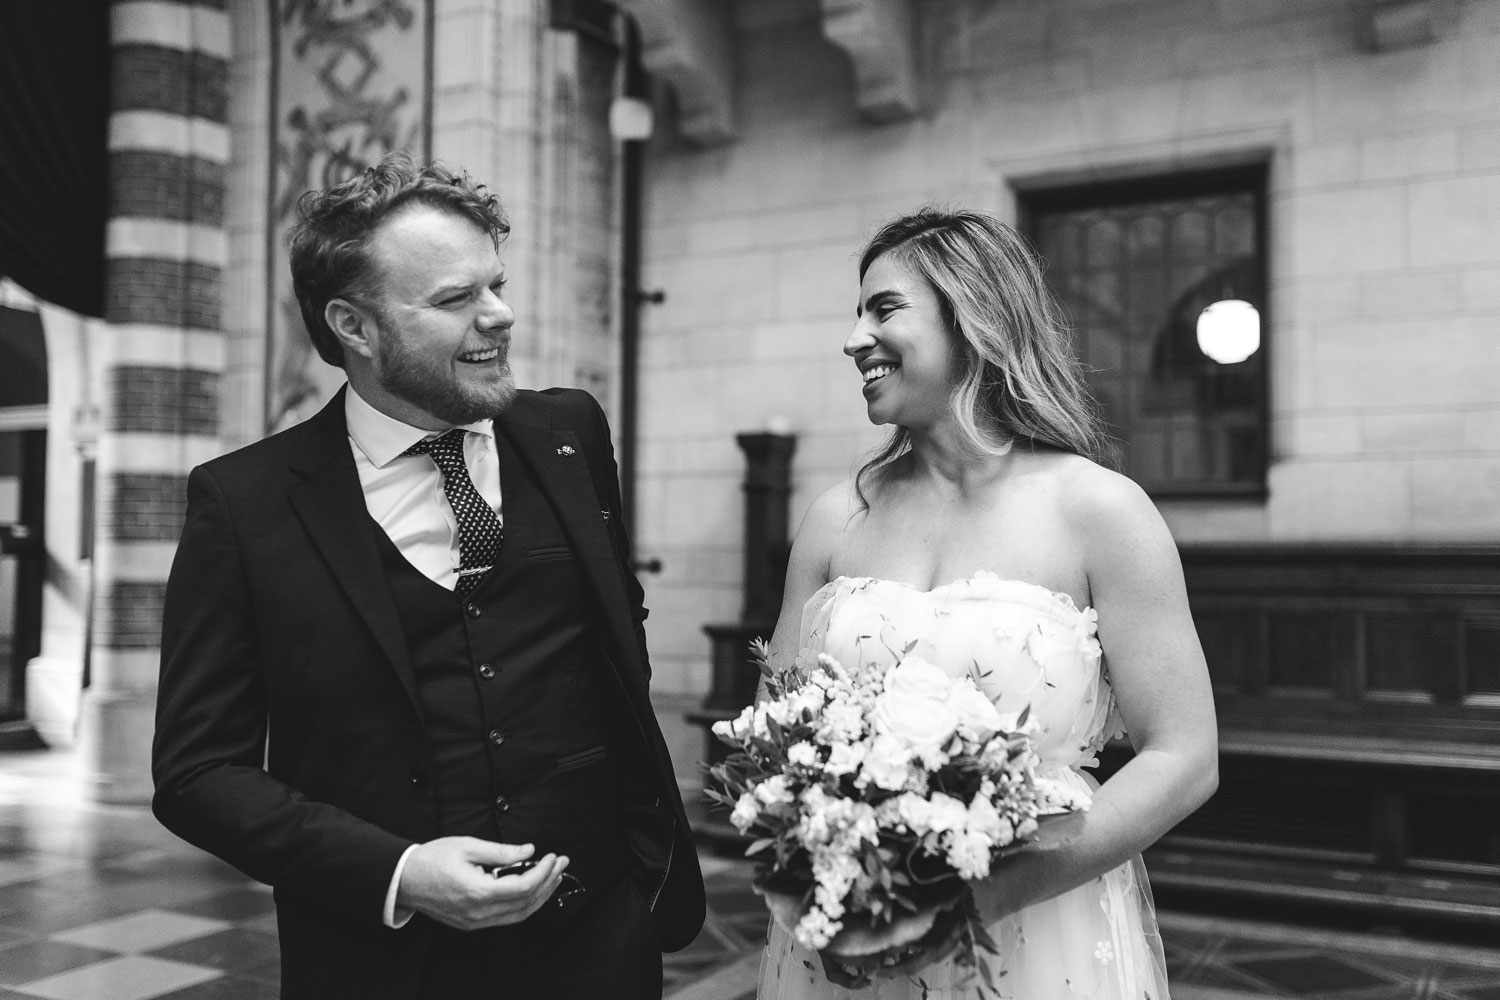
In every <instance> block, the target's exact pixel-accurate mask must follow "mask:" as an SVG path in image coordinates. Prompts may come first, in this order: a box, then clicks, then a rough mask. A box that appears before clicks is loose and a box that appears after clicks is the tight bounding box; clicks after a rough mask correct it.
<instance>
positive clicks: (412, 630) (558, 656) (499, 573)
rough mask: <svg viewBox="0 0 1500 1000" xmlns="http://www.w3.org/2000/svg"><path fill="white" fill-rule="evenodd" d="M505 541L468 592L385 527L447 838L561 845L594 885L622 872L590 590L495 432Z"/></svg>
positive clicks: (541, 849)
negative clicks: (426, 570)
mask: <svg viewBox="0 0 1500 1000" xmlns="http://www.w3.org/2000/svg"><path fill="white" fill-rule="evenodd" d="M495 447H496V451H497V455H498V458H499V462H500V481H501V489H502V494H503V496H504V498H505V508H504V527H505V535H504V543H503V544H502V545H501V548H500V552H499V555H498V557H497V558H496V560H495V562H494V568H493V569H491V570H490V572H489V573H488V574H487V575H486V576H485V578H484V580H483V581H482V582H481V583H480V584H479V585H478V586H477V587H476V588H475V589H474V590H473V591H471V592H470V593H469V595H468V596H467V597H460V596H459V595H457V594H456V593H455V592H453V591H451V590H447V589H445V588H444V587H441V586H439V585H438V584H436V583H433V582H432V581H431V580H429V579H428V578H427V577H426V576H424V575H422V573H421V572H420V571H418V570H417V569H416V568H414V567H413V566H412V565H411V564H410V563H409V562H407V561H406V559H405V558H404V557H403V556H402V555H401V553H400V550H399V549H397V548H396V545H395V544H394V543H393V542H392V541H391V540H390V538H389V537H388V536H386V534H385V532H384V531H380V530H378V529H377V531H376V535H377V538H378V540H379V543H380V551H381V560H382V563H383V565H384V567H385V573H386V577H387V580H388V581H389V583H390V587H391V592H392V594H393V596H394V597H395V601H396V607H397V609H398V614H399V616H400V619H401V627H402V631H403V632H404V633H405V636H406V643H407V649H408V651H409V653H410V655H411V663H412V668H413V671H414V673H415V675H416V681H417V695H418V701H419V703H420V705H421V709H422V713H423V718H424V720H425V724H426V731H427V745H428V751H429V760H430V764H429V776H430V783H431V788H432V792H433V796H434V800H435V807H436V810H437V816H438V829H439V831H440V832H441V833H442V834H443V835H444V836H456V835H462V836H471V837H481V838H484V839H487V840H497V841H500V842H502V843H511V844H527V843H529V844H534V845H536V854H535V855H534V857H541V856H542V855H543V854H546V853H548V852H553V853H557V854H566V855H567V856H568V858H569V859H570V864H569V868H568V870H569V871H570V872H571V873H572V874H573V875H574V876H576V877H577V878H578V879H579V881H580V882H581V883H582V884H583V885H584V886H585V887H586V888H588V889H589V890H590V891H597V890H599V889H602V888H603V887H604V886H605V885H607V884H608V883H609V882H611V881H613V879H614V878H615V877H616V876H617V875H618V874H619V873H620V872H621V871H623V866H624V857H623V837H622V835H621V828H620V793H619V789H620V780H619V773H618V770H619V761H618V759H617V758H618V752H617V750H616V749H615V748H614V747H612V746H611V743H612V742H613V741H611V740H610V739H609V735H608V734H609V729H610V727H609V725H608V719H607V716H606V712H605V696H606V695H610V694H614V692H610V691H607V690H605V688H604V685H605V684H607V683H609V682H608V681H607V680H606V678H607V677H608V667H607V666H606V665H605V664H604V661H603V654H602V651H601V647H600V639H599V636H598V634H597V626H596V625H595V622H594V619H595V617H596V616H595V615H594V613H593V610H592V608H593V598H592V592H591V591H590V589H589V587H588V583H587V581H586V579H585V576H584V572H583V567H582V566H581V564H580V563H579V561H578V560H577V559H576V558H575V554H574V552H573V550H572V547H571V545H570V544H569V541H568V538H567V535H566V534H565V533H564V531H563V528H562V525H561V523H560V522H559V520H558V518H557V515H556V513H555V512H554V511H553V509H552V507H551V505H550V503H549V502H548V500H547V498H546V496H545V495H544V494H543V493H542V492H541V491H540V490H539V489H538V488H537V487H536V485H535V482H534V480H533V479H532V477H531V475H530V472H529V470H528V469H527V468H526V465H525V462H524V461H522V460H521V459H520V458H519V456H517V455H516V453H515V451H514V449H513V448H512V447H511V445H510V443H509V442H508V441H507V440H506V439H505V436H504V435H503V434H499V433H497V434H496V435H495Z"/></svg>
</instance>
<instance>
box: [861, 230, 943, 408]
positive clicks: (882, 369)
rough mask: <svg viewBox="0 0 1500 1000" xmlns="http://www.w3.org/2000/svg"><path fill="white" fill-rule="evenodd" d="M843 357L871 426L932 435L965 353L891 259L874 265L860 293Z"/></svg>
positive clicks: (924, 286)
mask: <svg viewBox="0 0 1500 1000" xmlns="http://www.w3.org/2000/svg"><path fill="white" fill-rule="evenodd" d="M855 315H856V316H857V317H858V318H857V319H856V320H855V323H854V330H853V331H852V332H851V333H850V334H849V339H848V340H846V341H844V353H845V354H847V355H849V357H851V358H853V359H854V363H855V365H857V366H858V367H859V371H860V376H861V377H862V378H863V379H864V396H865V406H866V409H867V411H868V413H869V416H870V422H871V423H875V424H897V425H899V426H902V427H906V428H909V429H921V428H926V427H930V426H932V425H934V424H936V423H937V422H939V421H940V420H942V419H944V418H945V417H946V416H947V414H948V398H949V396H950V395H951V394H952V392H953V387H954V386H955V385H956V384H957V382H958V379H959V377H960V375H961V374H962V372H963V353H962V350H961V348H960V345H959V343H958V338H957V337H955V336H954V335H953V333H952V331H950V330H949V329H948V324H947V323H946V322H945V321H944V319H943V313H942V307H941V305H940V304H939V302H938V297H937V292H936V291H934V289H933V287H932V286H931V285H930V284H929V283H928V282H927V279H926V278H924V277H922V275H920V274H918V273H917V272H916V271H914V270H912V269H911V268H910V267H908V266H907V265H906V264H905V263H904V262H903V261H902V260H900V258H899V257H898V255H896V254H890V253H887V254H884V255H882V256H880V257H877V258H876V259H875V260H874V261H873V262H872V263H871V264H870V267H869V269H868V270H866V271H865V276H864V279H863V280H862V281H861V282H860V285H859V302H858V303H857V304H856V305H855Z"/></svg>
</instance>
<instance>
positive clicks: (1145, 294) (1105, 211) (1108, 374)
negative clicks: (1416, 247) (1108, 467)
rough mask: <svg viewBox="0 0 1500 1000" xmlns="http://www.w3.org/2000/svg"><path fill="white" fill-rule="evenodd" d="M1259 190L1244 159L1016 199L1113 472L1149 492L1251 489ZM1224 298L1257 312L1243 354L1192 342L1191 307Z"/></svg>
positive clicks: (1257, 467) (1261, 390) (1260, 465)
mask: <svg viewBox="0 0 1500 1000" xmlns="http://www.w3.org/2000/svg"><path fill="white" fill-rule="evenodd" d="M1264 193H1265V171H1264V168H1263V167H1256V168H1246V169H1235V170H1228V171H1215V172H1209V173H1199V174H1188V175H1180V176H1174V177H1158V178H1151V179H1147V180H1143V181H1132V182H1128V183H1116V184H1108V185H1087V186H1082V187H1076V188H1067V189H1054V190H1048V191H1036V192H1030V193H1028V194H1026V195H1024V196H1023V198H1022V209H1023V213H1024V215H1025V216H1026V218H1027V222H1028V230H1029V232H1030V235H1031V237H1032V239H1033V241H1034V242H1035V243H1036V245H1037V249H1038V250H1039V251H1040V253H1041V255H1042V257H1043V258H1044V259H1045V261H1046V266H1047V280H1048V283H1049V285H1051V287H1052V291H1053V294H1055V295H1056V296H1057V298H1058V300H1059V301H1060V302H1061V304H1062V306H1063V309H1064V311H1065V312H1066V314H1067V316H1068V318H1069V321H1070V323H1071V324H1072V327H1073V337H1074V346H1075V349H1076V350H1077V351H1078V354H1079V356H1080V357H1081V358H1082V359H1083V361H1084V363H1085V365H1086V366H1088V368H1089V370H1090V374H1089V377H1090V381H1091V384H1092V386H1093V388H1094V391H1095V393H1096V394H1097V396H1098V398H1099V401H1100V403H1101V406H1102V408H1103V410H1104V413H1105V417H1106V419H1107V420H1108V422H1109V425H1110V432H1111V434H1112V435H1113V436H1114V437H1115V438H1116V440H1117V441H1119V442H1120V445H1121V452H1122V457H1123V460H1124V469H1125V472H1126V473H1127V474H1129V475H1130V476H1131V477H1132V478H1134V479H1135V480H1137V481H1138V482H1140V483H1141V484H1142V485H1143V486H1145V487H1146V488H1147V489H1148V490H1150V491H1151V492H1153V493H1156V494H1174V493H1176V494H1182V493H1254V492H1259V491H1261V490H1262V489H1263V488H1264V483H1265V467H1266V426H1267V420H1266V382H1265V372H1266V366H1265V353H1266V350H1265V343H1266V340H1267V337H1266V331H1265V321H1266V317H1267V309H1266V295H1265V271H1266V269H1265V259H1264V256H1265V248H1264V243H1265V237H1264V226H1263V222H1262V220H1263V219H1264V197H1265V194H1264ZM1223 299H1240V300H1243V301H1246V302H1249V303H1250V304H1251V305H1253V306H1254V307H1255V308H1256V309H1257V310H1258V311H1259V313H1260V317H1261V326H1262V330H1261V346H1260V349H1259V350H1257V351H1255V353H1253V354H1251V355H1250V356H1249V357H1248V358H1246V359H1245V360H1244V361H1239V362H1235V363H1227V364H1226V363H1220V362H1217V361H1214V360H1212V359H1210V358H1208V357H1207V356H1205V355H1204V353H1203V351H1202V350H1201V349H1200V348H1199V346H1198V338H1197V325H1198V316H1199V314H1200V313H1201V312H1203V310H1204V308H1205V307H1207V306H1209V305H1210V304H1212V303H1215V302H1218V301H1220V300H1223Z"/></svg>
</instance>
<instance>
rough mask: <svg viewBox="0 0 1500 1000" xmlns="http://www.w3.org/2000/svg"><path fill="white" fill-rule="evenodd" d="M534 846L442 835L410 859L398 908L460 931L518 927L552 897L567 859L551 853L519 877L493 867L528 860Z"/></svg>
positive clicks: (533, 850)
mask: <svg viewBox="0 0 1500 1000" xmlns="http://www.w3.org/2000/svg"><path fill="white" fill-rule="evenodd" d="M533 853H535V848H533V847H532V846H531V845H530V844H522V845H520V846H517V845H514V844H496V843H493V842H492V841H488V840H479V839H477V838H475V837H442V838H439V839H438V840H430V841H428V842H427V843H425V844H420V845H418V846H417V848H416V849H415V850H414V851H412V852H411V855H410V856H409V857H408V858H407V859H406V867H405V868H403V869H402V871H401V884H400V885H399V886H397V887H396V908H397V910H398V911H400V910H403V909H405V910H416V911H417V912H418V913H425V914H426V915H427V916H429V917H431V918H432V919H434V920H436V921H438V922H439V923H443V924H447V925H448V926H449V927H456V928H458V929H459V930H461V931H472V930H478V929H479V928H481V927H499V926H501V925H504V924H518V923H520V922H521V921H523V920H525V919H526V918H527V917H529V916H531V915H532V914H533V913H535V912H536V911H537V910H539V909H541V907H542V905H543V904H544V903H546V902H547V900H548V899H550V898H552V893H553V892H555V891H556V889H557V884H558V882H559V881H560V880H561V879H562V873H563V870H564V869H565V868H567V867H568V859H567V858H565V857H560V856H558V855H556V854H547V855H544V856H543V857H542V859H541V860H540V861H538V862H537V863H536V866H535V867H534V868H532V869H531V870H529V871H526V872H523V873H521V874H519V875H501V876H499V877H496V876H494V875H491V874H490V872H489V869H493V868H498V867H500V866H502V865H508V864H511V863H513V862H516V861H524V860H526V859H527V858H530V857H531V855H532V854H533Z"/></svg>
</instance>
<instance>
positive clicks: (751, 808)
mask: <svg viewBox="0 0 1500 1000" xmlns="http://www.w3.org/2000/svg"><path fill="white" fill-rule="evenodd" d="M759 818H760V806H758V805H757V804H756V802H755V796H754V795H751V794H750V793H749V792H745V793H744V794H742V795H741V796H740V798H739V801H738V802H736V803H735V804H734V811H733V812H731V813H730V814H729V822H731V823H733V824H734V828H735V829H736V830H738V831H740V833H744V832H745V831H746V830H748V829H750V825H751V824H752V823H754V822H755V821H756V820H757V819H759Z"/></svg>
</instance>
